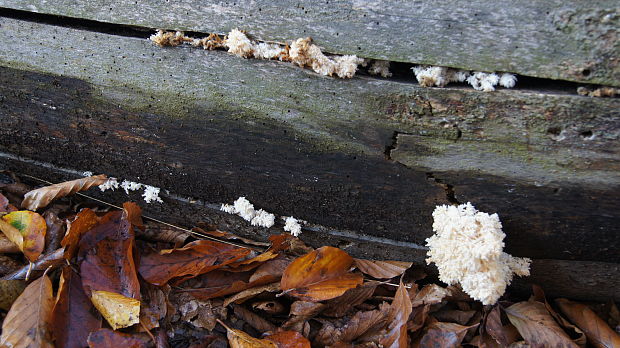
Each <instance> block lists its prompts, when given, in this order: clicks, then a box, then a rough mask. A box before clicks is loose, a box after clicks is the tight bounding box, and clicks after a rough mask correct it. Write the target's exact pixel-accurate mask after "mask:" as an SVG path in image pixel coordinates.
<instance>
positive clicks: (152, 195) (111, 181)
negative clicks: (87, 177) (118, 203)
mask: <svg viewBox="0 0 620 348" xmlns="http://www.w3.org/2000/svg"><path fill="white" fill-rule="evenodd" d="M85 173H87V172H85ZM119 187H121V188H122V189H123V190H125V193H126V194H129V191H136V190H140V189H142V188H144V192H143V193H142V198H144V201H145V202H146V203H152V202H159V203H163V201H162V200H161V198H160V197H159V192H160V188H159V187H155V186H150V185H145V184H141V183H139V182H133V181H129V180H123V182H121V183H120V184H119V183H118V180H117V179H116V178H108V180H107V181H106V182H104V183H103V184H101V185H99V189H100V190H101V192H104V191H107V190H116V189H118V188H119Z"/></svg>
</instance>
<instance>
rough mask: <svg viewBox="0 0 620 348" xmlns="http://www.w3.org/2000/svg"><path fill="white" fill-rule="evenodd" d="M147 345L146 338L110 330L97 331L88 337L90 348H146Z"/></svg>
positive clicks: (147, 339) (147, 340)
mask: <svg viewBox="0 0 620 348" xmlns="http://www.w3.org/2000/svg"><path fill="white" fill-rule="evenodd" d="M148 344H149V338H148V336H145V335H141V334H127V333H123V332H117V331H112V330H110V329H99V330H97V331H95V332H93V333H91V334H90V336H88V347H90V348H110V347H122V348H146V347H148Z"/></svg>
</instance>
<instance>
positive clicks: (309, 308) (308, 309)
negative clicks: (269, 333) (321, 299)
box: [282, 301, 325, 330]
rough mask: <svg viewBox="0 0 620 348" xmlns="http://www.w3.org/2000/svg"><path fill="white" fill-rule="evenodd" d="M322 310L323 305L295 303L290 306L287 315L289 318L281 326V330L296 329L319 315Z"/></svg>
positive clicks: (304, 302) (303, 302) (306, 302)
mask: <svg viewBox="0 0 620 348" xmlns="http://www.w3.org/2000/svg"><path fill="white" fill-rule="evenodd" d="M324 308H325V304H323V303H316V302H308V301H295V302H293V303H292V304H291V310H290V313H289V315H290V316H291V318H290V319H289V320H288V321H287V322H285V323H284V324H282V328H283V329H285V330H288V329H293V328H296V327H297V328H298V324H300V323H303V322H305V321H307V320H309V319H311V318H314V317H315V316H317V315H319V314H320V313H321V311H323V309H324Z"/></svg>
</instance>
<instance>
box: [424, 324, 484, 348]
mask: <svg viewBox="0 0 620 348" xmlns="http://www.w3.org/2000/svg"><path fill="white" fill-rule="evenodd" d="M477 326H478V324H476V325H473V326H463V325H459V324H455V323H442V322H434V323H432V324H431V325H429V326H428V327H427V328H426V332H425V333H424V336H422V339H421V340H420V347H445V348H457V347H460V346H461V342H462V341H463V339H464V338H465V335H466V334H467V330H469V329H471V328H474V327H477Z"/></svg>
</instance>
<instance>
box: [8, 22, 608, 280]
mask: <svg viewBox="0 0 620 348" xmlns="http://www.w3.org/2000/svg"><path fill="white" fill-rule="evenodd" d="M0 25H2V28H3V30H1V31H0V40H1V41H2V42H3V44H4V45H5V47H6V50H2V51H0V66H2V68H0V120H1V121H2V124H3V127H2V128H0V151H2V152H9V153H13V154H17V155H21V156H25V157H28V158H32V159H35V160H39V161H44V162H52V164H54V165H56V166H61V167H66V168H73V169H76V170H91V171H93V172H96V173H106V174H108V175H111V176H116V177H119V178H122V179H130V180H134V181H140V182H143V183H146V184H151V185H156V186H160V187H162V188H165V189H168V190H170V191H171V192H172V193H174V194H177V195H179V196H181V197H193V199H202V200H203V201H206V202H208V203H212V204H213V207H217V203H222V202H231V201H232V200H234V199H236V198H237V197H238V196H246V197H248V198H249V199H250V200H251V201H252V202H254V203H255V204H256V206H257V207H259V208H263V209H266V210H268V211H272V212H274V213H276V214H279V215H293V216H295V217H298V218H301V219H304V220H308V221H310V222H313V223H316V224H318V225H319V226H326V229H319V230H317V231H316V234H315V233H312V232H307V233H305V234H304V238H307V239H308V240H311V241H314V243H315V244H317V245H318V244H321V243H330V244H332V245H339V246H342V247H344V248H345V250H347V251H351V252H352V254H354V255H356V256H357V257H362V258H382V257H381V255H384V256H385V257H384V258H386V259H404V260H407V259H409V260H420V261H422V260H423V258H424V255H423V249H420V248H419V246H420V245H422V244H424V239H425V238H427V237H428V236H430V234H431V233H432V229H431V216H430V214H431V212H432V210H433V208H434V207H435V205H437V204H447V203H452V202H453V199H457V200H459V201H461V202H467V201H471V202H472V203H473V204H474V205H476V207H478V208H479V209H481V210H483V211H489V212H498V213H499V215H500V218H501V220H502V222H503V224H504V227H505V228H504V230H505V232H506V233H507V235H508V237H507V249H508V251H509V252H510V253H512V254H514V255H516V256H528V257H532V258H535V259H555V260H570V261H578V262H599V263H604V264H606V265H607V264H614V263H618V262H619V261H620V260H619V259H618V255H617V252H616V251H617V248H616V247H615V246H617V245H619V244H620V241H619V240H618V238H620V237H619V236H620V233H618V232H619V231H618V228H619V227H618V224H617V218H618V213H617V211H616V210H615V209H614V206H615V205H616V204H617V202H618V200H619V197H620V192H619V186H620V183H619V182H618V177H617V165H618V157H617V156H618V138H619V137H620V131H619V129H620V124H619V123H620V121H619V120H620V118H619V117H618V116H619V115H618V112H619V111H618V110H620V101H619V100H618V99H594V98H587V97H581V96H576V95H572V94H568V93H566V92H563V91H558V90H555V91H554V90H548V91H547V90H545V91H540V90H539V91H534V90H526V89H523V90H513V91H498V92H495V93H483V92H477V91H473V90H471V89H435V88H431V89H422V88H419V87H417V86H416V85H412V84H408V83H401V82H395V81H390V80H381V79H372V78H367V77H359V78H355V79H352V80H338V79H332V78H325V77H321V76H318V75H316V74H314V73H312V72H310V71H308V70H302V69H299V68H297V67H294V66H292V65H290V64H286V63H279V62H269V61H256V60H243V59H240V58H237V57H234V56H231V55H228V54H226V53H225V52H208V51H204V50H200V49H191V48H175V49H160V48H157V47H155V46H153V45H152V44H151V43H149V42H147V41H146V40H140V39H135V38H127V37H118V36H112V35H104V34H100V33H94V32H88V31H83V30H76V29H68V28H61V27H54V26H50V25H43V24H36V23H28V22H24V21H18V20H9V19H3V20H2V21H0ZM395 132H396V133H395ZM588 132H589V133H588ZM394 135H395V139H393V137H394ZM392 146H393V147H394V149H393V150H391V151H390V150H389V149H390V148H391V147H392ZM386 147H387V149H388V151H387V153H388V154H389V157H388V158H386V156H385V154H384V151H385V150H386ZM491 150H496V151H495V153H494V154H493V155H490V154H489V155H488V156H487V157H485V154H487V153H488V152H490V151H491ZM468 153H470V154H471V156H466V154H468ZM528 156H529V157H532V159H533V160H529V159H528V158H529V157H528ZM579 156H581V157H586V158H587V160H586V161H583V160H581V161H580V160H579V158H580V157H579ZM435 157H437V160H435ZM534 159H535V160H534ZM2 165H3V167H5V168H9V169H10V168H12V169H16V170H22V171H23V170H26V169H27V167H26V166H24V165H23V163H18V162H16V161H13V160H11V159H10V158H7V157H3V160H2ZM506 166H508V168H510V170H501V169H502V168H503V167H506ZM487 168H495V169H493V171H490V170H488V169H487ZM27 170H28V171H27V172H28V173H37V171H36V169H32V168H30V169H27ZM45 173H47V172H46V171H45V170H42V169H41V172H40V175H49V173H48V174H45ZM547 177H548V178H547ZM58 179H60V178H58ZM543 179H545V180H543ZM56 181H60V180H56ZM450 191H453V192H454V197H453V198H451V197H450V196H451V195H450ZM120 195H121V196H120V197H119V196H116V197H117V198H115V199H116V200H118V201H122V200H123V199H126V197H125V196H124V193H122V194H120ZM134 198H136V199H140V197H139V196H135V197H134ZM170 204H171V203H170V201H169V200H167V199H166V204H164V205H149V206H147V211H149V213H150V214H158V215H157V216H163V217H167V220H170V219H177V222H179V221H180V222H183V221H184V220H185V221H186V224H183V225H188V224H187V221H192V222H193V220H194V219H197V218H201V219H205V220H209V221H211V222H218V221H224V222H225V221H228V220H225V218H223V217H221V216H222V215H223V214H220V215H218V214H216V213H214V212H213V211H212V210H211V211H209V212H208V213H205V212H204V211H203V212H202V213H201V212H200V209H197V208H193V210H191V211H190V210H183V209H185V208H179V207H177V208H173V209H170V208H169V206H170ZM190 225H191V224H190ZM231 226H234V225H231ZM223 228H226V223H224V226H223ZM230 230H231V231H234V232H236V231H237V230H236V229H234V228H232V229H230ZM244 231H245V233H248V234H249V233H256V234H257V235H263V236H264V235H265V234H266V233H268V232H267V231H264V230H260V229H246V230H244ZM377 245H381V246H382V247H380V248H379V247H377ZM393 254H398V255H395V256H394V257H390V256H392V255H393ZM406 255H410V257H407V256H406ZM603 269H606V268H604V267H603ZM601 272H603V273H604V271H601Z"/></svg>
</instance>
